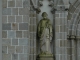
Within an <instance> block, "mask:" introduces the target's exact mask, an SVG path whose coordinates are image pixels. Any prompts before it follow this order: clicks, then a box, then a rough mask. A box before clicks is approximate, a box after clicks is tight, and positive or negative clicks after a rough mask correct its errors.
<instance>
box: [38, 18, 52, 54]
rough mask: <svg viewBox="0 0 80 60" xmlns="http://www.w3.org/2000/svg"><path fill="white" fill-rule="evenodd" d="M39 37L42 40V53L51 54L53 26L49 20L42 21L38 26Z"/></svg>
mask: <svg viewBox="0 0 80 60" xmlns="http://www.w3.org/2000/svg"><path fill="white" fill-rule="evenodd" d="M38 37H39V40H40V53H43V54H44V53H49V54H51V47H50V42H51V40H52V24H51V22H50V20H49V19H42V20H40V22H39V24H38Z"/></svg>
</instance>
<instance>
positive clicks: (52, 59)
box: [37, 55, 54, 60]
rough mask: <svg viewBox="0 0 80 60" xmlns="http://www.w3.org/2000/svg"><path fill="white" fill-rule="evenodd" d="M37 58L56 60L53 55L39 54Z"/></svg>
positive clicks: (38, 59) (40, 59) (39, 59)
mask: <svg viewBox="0 0 80 60" xmlns="http://www.w3.org/2000/svg"><path fill="white" fill-rule="evenodd" d="M37 60H54V57H53V55H50V56H49V55H39V56H38V57H37Z"/></svg>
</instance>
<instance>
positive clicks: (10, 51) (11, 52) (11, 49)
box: [8, 46, 15, 54]
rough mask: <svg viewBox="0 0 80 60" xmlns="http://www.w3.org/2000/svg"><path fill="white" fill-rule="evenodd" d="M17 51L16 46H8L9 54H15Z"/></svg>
mask: <svg viewBox="0 0 80 60" xmlns="http://www.w3.org/2000/svg"><path fill="white" fill-rule="evenodd" d="M14 53H15V46H8V54H14Z"/></svg>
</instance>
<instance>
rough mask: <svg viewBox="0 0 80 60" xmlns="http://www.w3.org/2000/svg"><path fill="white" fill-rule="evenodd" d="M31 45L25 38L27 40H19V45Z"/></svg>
mask: <svg viewBox="0 0 80 60" xmlns="http://www.w3.org/2000/svg"><path fill="white" fill-rule="evenodd" d="M28 44H29V42H28V39H27V38H25V39H19V45H21V46H22V45H25V46H27V45H28Z"/></svg>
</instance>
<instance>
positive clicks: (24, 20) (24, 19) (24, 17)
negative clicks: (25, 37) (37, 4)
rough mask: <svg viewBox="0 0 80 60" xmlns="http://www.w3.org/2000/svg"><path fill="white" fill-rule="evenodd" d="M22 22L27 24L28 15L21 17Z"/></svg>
mask: <svg viewBox="0 0 80 60" xmlns="http://www.w3.org/2000/svg"><path fill="white" fill-rule="evenodd" d="M23 22H27V23H29V16H28V15H24V16H23Z"/></svg>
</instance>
